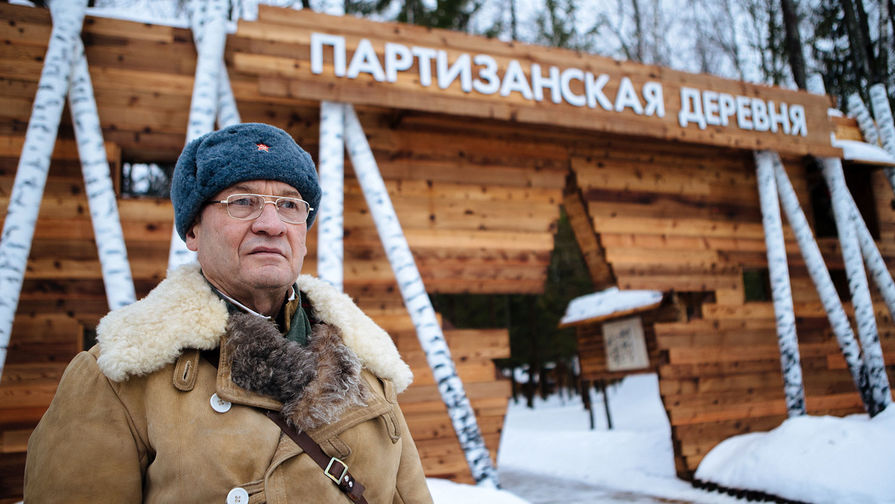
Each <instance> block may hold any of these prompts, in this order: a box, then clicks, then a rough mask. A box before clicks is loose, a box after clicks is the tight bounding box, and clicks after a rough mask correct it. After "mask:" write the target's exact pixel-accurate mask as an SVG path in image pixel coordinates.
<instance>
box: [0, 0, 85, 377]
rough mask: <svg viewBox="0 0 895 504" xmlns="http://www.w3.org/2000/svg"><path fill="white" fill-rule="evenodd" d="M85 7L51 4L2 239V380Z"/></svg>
mask: <svg viewBox="0 0 895 504" xmlns="http://www.w3.org/2000/svg"><path fill="white" fill-rule="evenodd" d="M86 7H87V2H86V0H80V1H72V0H51V1H50V12H51V14H52V16H53V31H52V33H51V34H50V43H49V45H48V47H47V52H46V55H45V56H44V65H43V69H42V70H41V74H40V82H39V83H38V86H37V94H36V95H35V96H34V105H33V106H32V108H31V118H30V119H29V121H28V129H27V130H26V131H25V144H24V145H23V146H22V155H21V157H19V164H18V167H17V168H16V176H15V180H14V181H13V186H12V194H11V195H10V198H9V207H8V208H7V210H6V219H5V220H4V222H3V235H2V238H0V376H2V373H3V365H4V363H5V362H6V349H7V348H8V347H9V337H10V333H11V332H12V321H13V318H14V317H15V313H16V308H17V307H18V305H19V295H20V294H21V291H22V283H23V281H24V278H25V267H26V264H27V262H28V254H29V252H30V251H31V239H32V238H33V237H34V226H35V224H36V223H37V215H38V212H39V210H40V200H41V199H42V198H43V191H44V187H45V186H46V183H47V174H48V173H49V170H50V157H51V156H52V155H53V148H54V147H55V145H56V134H57V132H58V131H59V121H60V119H61V117H62V109H63V108H64V107H65V95H66V93H67V91H68V86H69V80H70V78H71V72H72V63H73V62H74V58H75V47H77V46H76V44H75V41H76V40H79V39H80V32H81V25H82V24H83V23H84V13H85V10H86Z"/></svg>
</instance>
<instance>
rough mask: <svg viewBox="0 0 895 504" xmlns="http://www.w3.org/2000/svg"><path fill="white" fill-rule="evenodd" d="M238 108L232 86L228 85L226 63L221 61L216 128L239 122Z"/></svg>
mask: <svg viewBox="0 0 895 504" xmlns="http://www.w3.org/2000/svg"><path fill="white" fill-rule="evenodd" d="M241 122H242V119H241V118H240V117H239V109H238V108H237V107H236V98H234V97H233V88H232V87H230V76H229V75H228V74H227V65H226V63H224V61H223V60H222V61H221V75H220V77H218V128H219V129H223V128H226V127H227V126H233V125H234V124H239V123H241Z"/></svg>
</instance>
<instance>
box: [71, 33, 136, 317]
mask: <svg viewBox="0 0 895 504" xmlns="http://www.w3.org/2000/svg"><path fill="white" fill-rule="evenodd" d="M75 47H76V49H75V66H74V70H73V71H74V75H72V82H71V87H70V90H69V109H70V110H71V115H72V122H73V123H74V126H75V138H76V139H77V141H78V153H79V155H80V158H81V171H82V172H83V175H84V186H85V189H86V192H87V202H88V204H89V206H90V220H91V222H92V223H93V235H94V241H95V242H96V248H97V251H98V253H99V261H100V265H101V266H102V272H103V284H104V285H105V288H106V299H107V300H108V302H109V308H110V309H113V310H114V309H115V308H121V307H122V306H126V305H129V304H131V303H133V302H134V301H136V297H137V296H136V293H135V291H134V281H133V278H132V276H131V268H130V264H129V263H128V260H127V247H126V246H125V243H124V233H122V231H121V219H120V218H119V216H118V204H117V202H116V201H115V188H114V186H113V185H112V177H111V176H110V174H109V161H108V159H107V158H106V148H105V142H104V141H103V130H102V128H101V127H100V124H99V114H98V113H97V110H96V99H95V98H94V97H93V84H92V83H91V81H90V72H89V71H88V69H87V58H86V56H85V55H84V45H83V43H82V42H81V39H75Z"/></svg>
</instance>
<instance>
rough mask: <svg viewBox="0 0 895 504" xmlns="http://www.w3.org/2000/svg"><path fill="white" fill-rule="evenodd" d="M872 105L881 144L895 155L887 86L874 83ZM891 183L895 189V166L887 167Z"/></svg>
mask: <svg viewBox="0 0 895 504" xmlns="http://www.w3.org/2000/svg"><path fill="white" fill-rule="evenodd" d="M870 105H871V106H872V107H873V117H874V118H876V126H877V127H878V128H879V137H880V145H882V147H883V149H885V151H886V152H888V153H889V154H891V155H893V156H895V122H893V121H892V109H891V108H890V107H889V97H888V96H887V95H886V86H884V85H883V84H874V85H872V86H870ZM885 172H886V178H888V179H889V185H891V186H892V189H893V190H895V168H892V167H891V166H887V167H886V168H885Z"/></svg>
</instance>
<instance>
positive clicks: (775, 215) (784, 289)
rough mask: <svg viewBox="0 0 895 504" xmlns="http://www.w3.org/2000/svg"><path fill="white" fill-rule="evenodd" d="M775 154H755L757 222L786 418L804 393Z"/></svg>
mask: <svg viewBox="0 0 895 504" xmlns="http://www.w3.org/2000/svg"><path fill="white" fill-rule="evenodd" d="M774 157H775V154H774V153H772V152H769V151H759V152H756V153H755V165H756V179H757V181H758V196H759V200H760V202H761V216H762V218H761V222H762V225H763V226H764V233H765V245H766V248H767V256H768V270H769V271H770V277H771V294H772V296H773V300H774V315H775V318H776V322H777V344H778V346H779V348H780V365H781V368H782V371H783V393H784V396H785V400H786V411H787V414H788V416H790V417H794V416H799V415H804V414H805V390H804V386H803V385H802V365H801V359H800V356H799V342H798V339H797V338H796V318H795V311H794V309H793V302H792V288H791V287H790V284H789V266H788V264H787V260H786V244H785V242H784V239H783V222H782V220H781V219H780V205H779V203H778V201H777V184H776V181H775V175H774Z"/></svg>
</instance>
